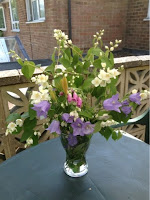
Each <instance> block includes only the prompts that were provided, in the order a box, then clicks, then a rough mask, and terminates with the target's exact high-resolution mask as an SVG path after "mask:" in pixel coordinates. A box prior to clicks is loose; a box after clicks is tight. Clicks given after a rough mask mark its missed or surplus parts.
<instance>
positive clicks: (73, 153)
mask: <svg viewBox="0 0 150 200" xmlns="http://www.w3.org/2000/svg"><path fill="white" fill-rule="evenodd" d="M103 34H104V30H101V31H99V32H97V33H96V35H94V36H93V37H94V38H93V46H92V47H91V48H90V49H89V50H88V52H87V55H86V56H83V52H82V51H81V50H80V49H79V48H78V47H77V46H75V45H73V44H72V41H71V40H69V39H68V36H67V35H65V33H64V32H62V31H61V30H54V37H55V38H56V40H57V45H58V46H57V47H55V48H54V52H53V55H52V58H51V59H52V64H51V65H50V66H48V67H47V68H46V69H45V70H44V71H43V72H42V74H40V75H37V76H33V75H34V71H35V69H36V68H39V69H42V68H40V66H38V65H35V63H33V62H31V61H27V60H24V61H23V60H22V59H21V58H20V57H19V56H18V55H17V54H16V53H15V52H14V51H11V52H10V53H11V54H13V56H14V57H15V58H16V59H17V61H18V63H19V64H20V65H21V66H22V69H21V71H22V73H23V74H24V76H25V77H26V78H27V79H31V81H32V82H33V83H35V84H37V85H38V91H32V92H31V98H30V101H29V110H28V112H26V113H23V114H21V115H19V114H17V113H13V114H10V116H9V117H8V118H7V123H8V125H7V129H6V135H8V134H19V133H22V136H21V142H25V147H28V146H34V145H37V144H38V139H39V137H40V136H41V133H40V132H39V131H37V130H36V129H35V127H36V125H37V121H38V120H41V119H46V120H47V121H46V123H45V124H44V127H45V129H46V130H48V131H49V132H50V134H54V135H56V134H58V135H60V139H61V142H62V145H63V147H64V149H65V151H66V162H65V164H64V170H65V172H66V174H68V175H69V176H72V177H80V176H83V175H84V174H86V173H87V171H88V165H87V162H86V158H85V154H86V151H87V149H88V147H89V144H90V140H91V138H92V135H93V134H94V133H97V132H100V134H102V135H103V136H104V137H105V138H106V139H107V140H108V139H109V137H112V139H113V140H118V139H119V138H121V136H122V134H121V133H120V131H117V132H116V131H115V130H114V129H113V128H112V127H111V126H112V125H114V124H117V123H120V122H124V123H126V122H127V121H128V119H129V118H130V117H131V115H132V111H133V110H135V108H136V107H137V105H139V104H140V100H141V99H144V98H147V96H148V94H149V93H148V92H147V91H143V92H142V93H139V92H138V91H136V90H133V92H132V94H126V95H125V96H124V98H123V99H119V93H118V92H117V89H116V84H117V81H118V77H119V75H120V74H121V71H122V70H123V66H121V67H120V68H118V69H115V68H114V57H113V53H112V51H113V50H114V48H117V47H118V45H119V43H121V41H120V40H119V41H118V40H115V42H114V43H113V42H110V47H108V46H105V47H103V42H102V36H103ZM104 49H105V50H104ZM50 80H52V81H50ZM90 98H93V99H94V100H95V106H91V103H90V101H89V99H90Z"/></svg>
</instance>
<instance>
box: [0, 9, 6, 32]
mask: <svg viewBox="0 0 150 200" xmlns="http://www.w3.org/2000/svg"><path fill="white" fill-rule="evenodd" d="M0 30H2V31H4V30H6V23H5V15H4V9H3V7H0Z"/></svg>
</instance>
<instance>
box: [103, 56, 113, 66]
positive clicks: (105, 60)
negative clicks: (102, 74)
mask: <svg viewBox="0 0 150 200" xmlns="http://www.w3.org/2000/svg"><path fill="white" fill-rule="evenodd" d="M101 62H102V63H106V66H107V67H110V68H112V66H113V65H112V63H111V62H110V61H109V59H108V58H107V57H102V58H101Z"/></svg>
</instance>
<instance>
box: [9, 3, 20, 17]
mask: <svg viewBox="0 0 150 200" xmlns="http://www.w3.org/2000/svg"><path fill="white" fill-rule="evenodd" d="M11 12H12V18H13V21H19V19H18V12H17V4H16V0H11Z"/></svg>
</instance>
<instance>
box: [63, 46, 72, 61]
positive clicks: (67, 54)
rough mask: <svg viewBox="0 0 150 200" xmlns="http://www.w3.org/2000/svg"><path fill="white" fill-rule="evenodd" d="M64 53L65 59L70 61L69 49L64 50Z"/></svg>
mask: <svg viewBox="0 0 150 200" xmlns="http://www.w3.org/2000/svg"><path fill="white" fill-rule="evenodd" d="M64 53H65V55H66V56H67V59H68V60H70V59H71V51H70V49H69V48H67V49H65V51H64Z"/></svg>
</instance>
